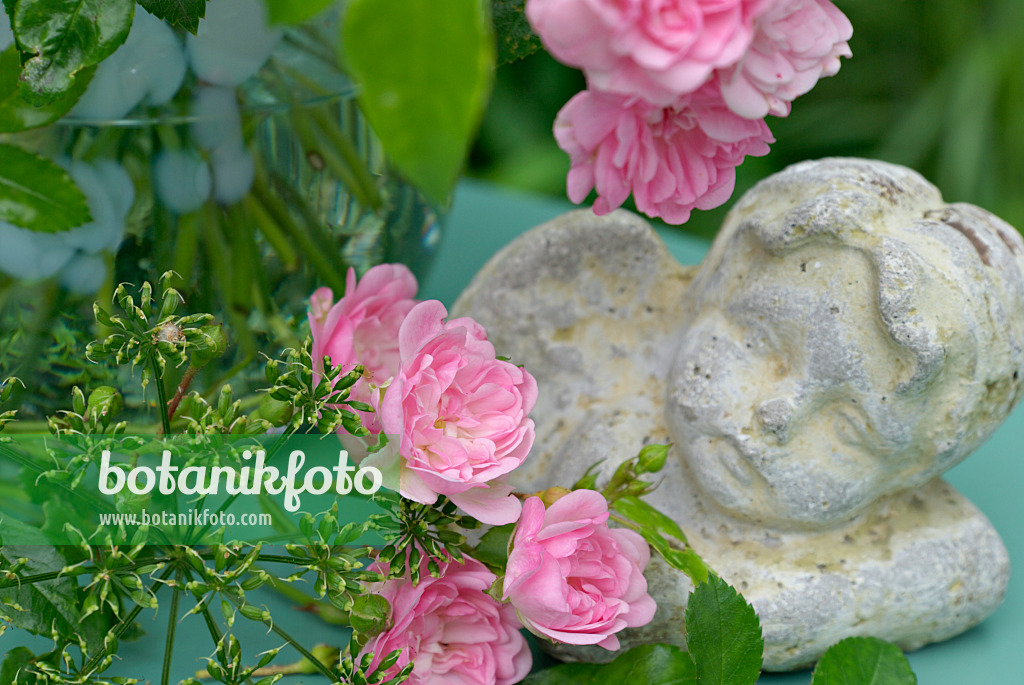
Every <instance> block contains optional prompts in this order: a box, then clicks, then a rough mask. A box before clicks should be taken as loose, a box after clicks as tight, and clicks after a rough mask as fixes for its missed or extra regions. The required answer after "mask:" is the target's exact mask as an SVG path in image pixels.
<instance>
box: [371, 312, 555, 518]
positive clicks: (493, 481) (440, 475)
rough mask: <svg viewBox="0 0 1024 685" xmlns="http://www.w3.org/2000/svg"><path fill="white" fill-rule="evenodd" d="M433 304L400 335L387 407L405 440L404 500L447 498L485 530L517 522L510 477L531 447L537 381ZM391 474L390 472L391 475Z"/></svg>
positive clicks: (388, 425) (468, 323) (384, 418)
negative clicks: (486, 526) (531, 416)
mask: <svg viewBox="0 0 1024 685" xmlns="http://www.w3.org/2000/svg"><path fill="white" fill-rule="evenodd" d="M447 315H448V312H447V311H446V310H445V308H444V305H442V304H441V303H440V302H437V301H433V300H432V301H427V302H423V303H421V304H418V305H416V307H414V308H413V309H412V311H410V312H409V315H408V316H407V317H406V319H405V321H404V322H403V323H402V327H401V329H400V330H399V334H398V338H399V351H400V354H401V369H400V371H399V373H398V375H397V376H396V377H395V380H394V381H393V382H392V384H391V386H390V387H389V388H388V390H387V392H386V393H385V394H384V400H383V402H382V403H381V422H382V425H383V427H384V430H385V432H387V434H388V435H389V436H396V438H395V439H397V440H398V441H399V446H398V453H399V455H400V457H401V465H400V469H401V483H400V491H401V493H402V495H403V496H405V497H408V498H409V499H413V500H415V501H417V502H422V503H424V504H431V503H433V502H434V501H436V499H437V496H438V495H445V496H447V497H448V498H449V499H451V500H452V501H453V502H454V503H455V504H456V505H458V506H459V507H460V508H461V509H462V510H463V511H465V512H467V513H468V514H470V515H471V516H474V517H476V518H477V519H479V520H480V521H483V522H484V523H490V524H494V525H499V524H504V523H511V522H512V521H515V520H516V519H517V518H518V517H519V512H520V510H521V505H520V503H519V500H517V499H516V498H515V497H514V496H512V494H511V492H512V487H511V486H509V485H508V484H507V483H505V482H504V481H505V477H506V476H507V475H508V473H509V472H510V471H512V470H513V469H515V468H516V467H517V466H519V465H520V464H521V463H523V460H524V459H526V455H527V454H528V453H529V451H530V448H531V447H532V446H533V439H534V432H533V421H532V420H531V419H529V418H527V416H526V415H527V414H528V413H529V412H530V411H531V410H532V409H533V406H534V404H536V402H537V382H536V381H535V380H534V378H533V376H531V375H530V374H529V373H527V372H526V371H524V370H523V369H521V368H519V367H518V366H516V365H515V364H510V363H509V362H506V361H501V360H499V359H496V358H495V354H494V346H493V345H491V343H489V342H488V341H487V338H486V334H485V333H484V329H483V327H482V326H480V324H478V323H476V322H475V321H473V320H472V319H469V318H462V319H453V320H451V321H448V322H445V321H444V318H445V317H446V316H447ZM385 469H386V467H385Z"/></svg>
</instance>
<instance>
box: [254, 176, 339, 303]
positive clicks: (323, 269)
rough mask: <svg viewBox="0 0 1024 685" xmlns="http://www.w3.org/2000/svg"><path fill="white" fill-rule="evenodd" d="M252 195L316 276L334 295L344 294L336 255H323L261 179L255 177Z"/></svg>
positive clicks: (330, 253)
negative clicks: (294, 243)
mask: <svg viewBox="0 0 1024 685" xmlns="http://www.w3.org/2000/svg"><path fill="white" fill-rule="evenodd" d="M252 193H253V195H255V197H256V199H258V200H259V201H260V203H261V204H262V205H263V207H264V208H265V209H266V210H267V212H268V213H269V214H270V216H271V217H272V218H273V219H274V220H275V221H276V222H277V225H278V226H280V227H281V228H283V229H284V231H285V233H287V234H289V235H290V236H291V238H292V239H293V240H294V241H295V242H296V244H298V246H299V250H300V251H301V252H302V254H303V256H304V257H306V259H308V260H309V262H310V264H311V265H312V267H313V269H314V270H315V271H316V272H317V275H319V276H320V278H322V279H323V280H324V281H325V282H326V283H327V285H329V286H330V287H331V289H332V290H333V291H334V292H336V293H343V292H345V271H344V269H342V268H339V266H338V262H340V260H338V259H337V255H336V254H335V253H332V252H329V253H324V252H323V251H322V250H321V248H320V247H318V246H317V244H316V243H315V242H314V241H313V239H312V238H310V236H309V233H308V232H307V231H305V230H304V229H303V228H302V227H301V226H299V225H298V223H297V222H296V221H295V220H294V219H292V217H291V215H290V214H289V213H288V207H287V206H286V205H285V204H284V202H282V201H281V198H279V197H277V196H276V195H274V194H273V193H271V192H270V188H269V187H268V186H267V184H266V182H265V181H264V179H263V178H261V177H259V176H257V177H256V180H255V181H253V184H252Z"/></svg>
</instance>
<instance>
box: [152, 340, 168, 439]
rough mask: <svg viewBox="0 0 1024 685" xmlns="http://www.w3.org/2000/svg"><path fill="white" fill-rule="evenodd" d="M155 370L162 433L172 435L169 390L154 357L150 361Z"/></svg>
mask: <svg viewBox="0 0 1024 685" xmlns="http://www.w3.org/2000/svg"><path fill="white" fill-rule="evenodd" d="M150 364H152V368H153V379H154V383H156V395H157V398H158V401H159V405H158V408H159V410H160V433H159V434H161V435H170V434H171V417H170V416H168V414H167V388H165V387H164V376H163V374H162V373H160V365H159V364H158V363H157V361H156V357H155V356H154V357H153V358H152V359H151V360H150Z"/></svg>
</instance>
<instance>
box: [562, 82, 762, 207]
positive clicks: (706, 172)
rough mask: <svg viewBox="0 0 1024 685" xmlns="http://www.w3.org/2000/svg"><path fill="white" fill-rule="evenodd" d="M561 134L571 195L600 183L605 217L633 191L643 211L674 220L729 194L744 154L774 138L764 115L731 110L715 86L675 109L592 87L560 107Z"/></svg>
mask: <svg viewBox="0 0 1024 685" xmlns="http://www.w3.org/2000/svg"><path fill="white" fill-rule="evenodd" d="M555 139H556V140H557V141H558V145H559V147H561V148H562V149H563V150H565V151H566V152H567V153H568V154H569V157H570V160H571V162H572V168H571V169H570V170H569V177H568V183H567V185H568V195H569V199H570V200H572V201H573V202H576V203H579V202H582V201H583V200H585V199H586V197H587V194H588V193H589V192H590V190H591V189H592V188H596V189H597V195H598V197H597V200H596V201H595V202H594V212H595V213H596V214H599V215H600V214H607V213H608V212H610V211H612V210H613V209H615V208H616V207H618V206H619V205H621V204H622V203H623V202H624V201H625V200H626V198H627V197H628V196H629V194H630V192H632V193H633V199H634V201H635V202H636V206H637V209H639V210H640V211H641V212H644V213H645V214H647V215H648V216H652V217H658V216H660V217H661V218H663V219H664V220H665V221H666V222H668V223H670V224H681V223H684V222H686V221H687V220H688V219H689V218H690V211H691V210H692V209H693V208H695V207H696V208H697V209H711V208H713V207H717V206H719V205H721V204H722V203H724V202H725V201H726V200H728V199H729V196H730V195H732V191H733V187H734V185H735V182H736V167H737V166H739V164H740V163H741V162H742V161H743V158H744V156H746V155H751V156H755V157H758V156H761V155H765V154H767V153H768V144H769V143H772V142H775V139H774V138H772V134H771V131H769V130H768V126H767V125H766V124H765V123H764V121H763V120H761V119H758V120H751V119H744V118H743V117H740V116H737V115H736V114H734V113H733V112H731V111H729V109H728V107H726V105H725V103H724V101H723V100H722V99H721V94H720V93H719V92H718V90H717V88H715V86H714V85H713V84H708V85H706V86H704V87H702V88H701V89H700V90H699V91H697V92H696V93H694V94H693V95H689V96H685V97H683V98H682V99H680V100H679V101H678V102H677V103H676V104H675V105H673V106H672V107H656V106H654V105H650V104H648V103H646V102H643V101H642V100H637V99H636V98H626V97H623V96H620V95H612V94H607V93H601V92H597V91H591V90H585V91H583V92H581V93H578V94H577V95H576V96H574V97H573V98H572V99H571V100H569V102H568V103H566V105H565V107H563V108H562V111H560V112H559V113H558V118H557V119H556V120H555Z"/></svg>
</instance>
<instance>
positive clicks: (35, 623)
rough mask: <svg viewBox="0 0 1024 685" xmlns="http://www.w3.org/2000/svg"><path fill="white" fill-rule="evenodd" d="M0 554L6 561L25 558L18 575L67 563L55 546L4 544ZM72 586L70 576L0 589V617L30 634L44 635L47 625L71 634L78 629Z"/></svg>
mask: <svg viewBox="0 0 1024 685" xmlns="http://www.w3.org/2000/svg"><path fill="white" fill-rule="evenodd" d="M0 556H3V557H4V558H5V559H7V560H8V561H13V560H14V559H19V558H22V557H24V558H27V559H28V563H27V564H26V565H25V567H24V568H23V569H22V575H34V574H38V573H50V572H53V571H60V570H61V569H63V568H64V567H65V566H66V564H67V561H66V560H65V558H64V556H63V555H62V554H61V553H60V551H59V550H58V549H57V548H56V547H45V546H42V545H32V546H20V545H5V546H4V547H2V548H0ZM75 588H76V585H75V584H74V583H73V582H72V581H71V579H69V578H58V579H55V580H47V581H43V582H40V583H31V584H25V585H21V586H18V587H12V588H7V589H4V590H0V616H2V617H5V618H7V620H9V621H10V622H11V625H13V626H14V627H16V628H21V629H22V630H27V631H28V632H30V633H32V634H33V635H44V636H47V637H48V636H49V635H50V631H51V626H56V628H57V630H58V631H60V633H61V634H62V635H75V634H77V633H78V632H79V630H80V628H81V626H80V624H81V616H80V614H79V611H78V606H77V603H76V601H75ZM99 644H100V645H102V638H100V642H99Z"/></svg>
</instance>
